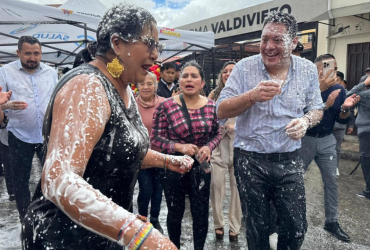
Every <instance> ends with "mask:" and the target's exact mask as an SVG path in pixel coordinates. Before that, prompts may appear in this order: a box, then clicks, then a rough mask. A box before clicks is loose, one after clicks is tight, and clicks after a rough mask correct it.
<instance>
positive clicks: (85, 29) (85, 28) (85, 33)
mask: <svg viewBox="0 0 370 250" xmlns="http://www.w3.org/2000/svg"><path fill="white" fill-rule="evenodd" d="M84 35H85V41H84V43H85V48H87V26H86V23H85V24H84ZM75 51H76V50H75ZM73 52H74V51H73Z"/></svg>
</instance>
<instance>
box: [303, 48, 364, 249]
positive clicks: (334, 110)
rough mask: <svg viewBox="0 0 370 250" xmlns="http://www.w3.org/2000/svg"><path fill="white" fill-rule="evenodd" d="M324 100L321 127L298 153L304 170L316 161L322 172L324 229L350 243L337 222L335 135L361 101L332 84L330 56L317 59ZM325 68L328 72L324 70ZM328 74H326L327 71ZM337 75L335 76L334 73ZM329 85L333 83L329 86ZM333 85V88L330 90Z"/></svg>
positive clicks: (309, 133) (333, 63)
mask: <svg viewBox="0 0 370 250" xmlns="http://www.w3.org/2000/svg"><path fill="white" fill-rule="evenodd" d="M315 64H316V67H317V72H318V73H319V82H320V89H322V90H321V97H322V100H323V101H324V102H325V104H326V106H325V108H324V116H323V119H322V120H321V122H320V124H318V125H317V126H316V127H313V128H310V129H308V130H307V132H306V135H305V136H304V137H303V138H302V147H301V148H300V149H299V150H298V154H299V156H300V157H301V158H302V160H303V162H304V165H303V167H304V170H305V171H306V170H307V168H308V166H309V165H310V164H311V162H312V161H313V160H315V162H316V164H317V166H318V167H319V169H320V172H321V176H322V180H323V183H324V205H325V218H326V221H325V226H324V229H325V230H326V231H328V232H329V233H331V234H332V235H333V236H334V237H336V238H338V239H339V240H342V241H346V242H348V241H350V239H351V238H350V236H349V235H348V234H347V233H346V232H344V230H343V229H342V228H341V227H340V225H339V223H338V186H337V175H336V172H337V152H336V145H337V142H336V139H335V137H334V135H333V133H332V132H333V128H334V123H335V122H336V121H337V122H338V123H340V124H346V123H347V122H348V121H349V120H350V116H349V115H350V112H349V109H350V108H352V107H354V106H355V105H356V103H357V102H358V101H359V100H360V98H359V97H358V96H357V95H355V94H354V95H351V96H350V97H348V98H346V92H345V89H344V88H343V86H341V85H340V84H333V85H332V82H333V81H335V79H336V72H335V71H336V70H337V68H336V67H337V63H336V61H335V57H334V56H333V55H331V54H324V55H320V56H318V57H317V58H316V59H315ZM325 65H326V67H327V68H328V67H329V66H328V65H330V67H329V68H328V69H326V70H325ZM325 71H326V73H325V75H324V72H325ZM333 72H334V73H335V75H334V76H332V73H333ZM329 83H330V84H329ZM328 86H330V87H328Z"/></svg>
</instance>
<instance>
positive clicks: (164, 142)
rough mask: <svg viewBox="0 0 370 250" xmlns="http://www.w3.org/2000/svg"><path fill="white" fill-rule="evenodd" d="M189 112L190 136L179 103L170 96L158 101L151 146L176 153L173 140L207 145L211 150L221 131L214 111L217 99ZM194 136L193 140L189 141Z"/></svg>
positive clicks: (215, 145) (219, 138)
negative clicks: (191, 130)
mask: <svg viewBox="0 0 370 250" xmlns="http://www.w3.org/2000/svg"><path fill="white" fill-rule="evenodd" d="M192 111H194V112H189V115H190V119H191V124H192V129H193V137H192V136H191V135H190V132H189V128H188V125H187V124H186V120H185V116H184V113H183V112H182V110H181V106H180V105H179V104H178V103H176V102H175V100H174V99H173V98H168V99H167V100H165V101H164V102H162V103H161V104H159V105H158V107H157V108H156V110H155V112H154V116H153V128H152V134H151V137H150V141H151V144H152V146H155V147H158V148H160V149H162V151H163V152H164V153H168V154H173V153H175V148H174V147H175V143H181V144H186V143H192V144H195V145H197V146H198V147H202V146H205V145H207V146H209V148H210V149H211V152H212V151H213V149H214V148H216V147H217V146H218V144H220V140H221V133H220V127H219V125H218V121H217V115H216V103H215V102H214V101H213V100H208V103H207V104H206V105H205V106H204V107H202V108H200V109H195V110H192ZM192 138H193V141H191V140H192Z"/></svg>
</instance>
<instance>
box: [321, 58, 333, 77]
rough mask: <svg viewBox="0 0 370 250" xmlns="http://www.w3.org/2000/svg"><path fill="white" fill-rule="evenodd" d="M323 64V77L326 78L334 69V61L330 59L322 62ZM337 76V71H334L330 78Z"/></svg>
mask: <svg viewBox="0 0 370 250" xmlns="http://www.w3.org/2000/svg"><path fill="white" fill-rule="evenodd" d="M322 63H323V71H322V73H323V76H326V74H327V73H328V72H329V71H330V70H332V69H334V59H328V60H324V61H322ZM334 76H335V70H333V72H331V74H330V75H329V78H332V77H334Z"/></svg>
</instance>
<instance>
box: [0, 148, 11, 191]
mask: <svg viewBox="0 0 370 250" xmlns="http://www.w3.org/2000/svg"><path fill="white" fill-rule="evenodd" d="M0 162H1V163H2V164H3V166H4V177H5V183H6V190H7V191H8V194H9V195H14V190H13V180H12V174H11V168H10V165H9V164H10V162H9V147H8V146H6V145H4V144H2V143H1V142H0Z"/></svg>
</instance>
